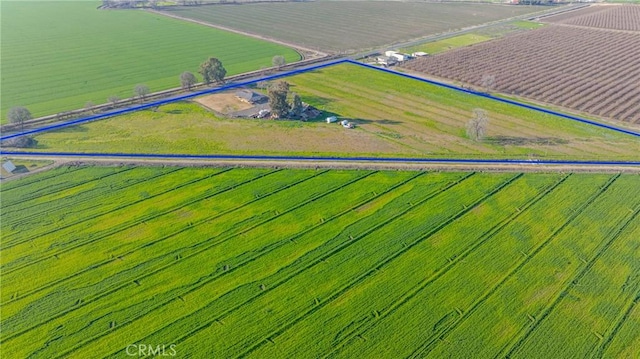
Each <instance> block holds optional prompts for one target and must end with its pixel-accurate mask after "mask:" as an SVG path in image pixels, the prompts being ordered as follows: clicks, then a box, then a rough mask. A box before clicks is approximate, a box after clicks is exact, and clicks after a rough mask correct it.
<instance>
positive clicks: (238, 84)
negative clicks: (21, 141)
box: [0, 59, 349, 141]
mask: <svg viewBox="0 0 640 359" xmlns="http://www.w3.org/2000/svg"><path fill="white" fill-rule="evenodd" d="M344 62H349V60H345V59H342V60H337V61H332V62H327V63H324V64H320V65H314V66H310V67H305V68H301V69H297V70H293V71H289V72H284V73H280V74H276V75H271V76H266V77H262V78H259V79H257V80H251V81H242V82H234V83H230V84H228V85H224V86H221V87H216V88H214V89H208V90H201V91H196V92H193V93H190V94H187V95H180V96H176V97H171V98H168V99H164V100H160V101H154V102H150V103H146V104H142V105H137V106H133V107H129V108H125V109H121V110H116V111H111V112H106V113H101V114H99V115H93V116H88V117H83V118H79V119H77V120H73V121H68V122H63V123H58V124H55V125H50V126H45V127H40V128H36V129H33V130H29V131H24V132H20V133H14V134H11V135H7V136H2V137H0V141H2V140H8V139H11V138H16V137H22V136H26V135H32V134H36V133H40V132H45V131H51V130H57V129H59V128H63V127H68V126H73V125H79V124H82V123H86V122H90V121H95V120H102V119H105V118H109V117H113V116H118V115H124V114H127V113H131V112H136V111H140V110H146V109H148V108H153V107H157V106H161V105H166V104H169V103H173V102H178V101H184V100H188V99H190V98H194V97H198V96H202V95H207V94H212V93H216V92H220V91H226V90H230V89H234V88H238V87H242V86H247V85H252V84H254V83H258V82H260V81H269V80H275V79H279V78H282V77H289V76H293V75H297V74H301V73H305V72H309V71H314V70H318V69H321V68H325V67H329V66H334V65H338V64H341V63H344Z"/></svg>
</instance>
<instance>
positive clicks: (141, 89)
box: [133, 85, 149, 101]
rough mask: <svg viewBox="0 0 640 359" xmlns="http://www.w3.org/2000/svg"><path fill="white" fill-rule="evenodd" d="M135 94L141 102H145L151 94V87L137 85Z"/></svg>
mask: <svg viewBox="0 0 640 359" xmlns="http://www.w3.org/2000/svg"><path fill="white" fill-rule="evenodd" d="M133 93H134V95H135V96H136V97H138V98H139V99H140V101H144V98H145V97H146V96H147V95H148V94H149V87H147V85H136V87H135V88H134V89H133Z"/></svg>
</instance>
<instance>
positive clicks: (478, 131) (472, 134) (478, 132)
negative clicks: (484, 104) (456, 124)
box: [467, 108, 489, 141]
mask: <svg viewBox="0 0 640 359" xmlns="http://www.w3.org/2000/svg"><path fill="white" fill-rule="evenodd" d="M488 125H489V117H488V116H487V111H485V110H483V109H479V108H476V109H474V110H473V118H472V119H471V120H469V122H468V123H467V136H469V138H470V139H472V140H474V141H480V140H482V139H483V138H484V136H485V135H486V134H487V127H488Z"/></svg>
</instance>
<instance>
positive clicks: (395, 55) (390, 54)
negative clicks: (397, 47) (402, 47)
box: [384, 51, 411, 62]
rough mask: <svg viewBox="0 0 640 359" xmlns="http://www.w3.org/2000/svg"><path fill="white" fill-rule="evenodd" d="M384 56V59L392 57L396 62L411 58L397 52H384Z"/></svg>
mask: <svg viewBox="0 0 640 359" xmlns="http://www.w3.org/2000/svg"><path fill="white" fill-rule="evenodd" d="M384 55H385V56H386V57H392V58H394V59H396V61H400V62H402V61H407V60H409V59H410V58H411V56H409V55H407V54H403V53H401V52H397V51H385V52H384Z"/></svg>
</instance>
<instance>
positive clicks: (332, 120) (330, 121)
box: [327, 116, 338, 123]
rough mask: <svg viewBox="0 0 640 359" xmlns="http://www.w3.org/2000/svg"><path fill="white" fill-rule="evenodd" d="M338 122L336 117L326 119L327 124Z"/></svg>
mask: <svg viewBox="0 0 640 359" xmlns="http://www.w3.org/2000/svg"><path fill="white" fill-rule="evenodd" d="M334 122H338V118H337V117H336V116H330V117H327V123H334Z"/></svg>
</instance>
